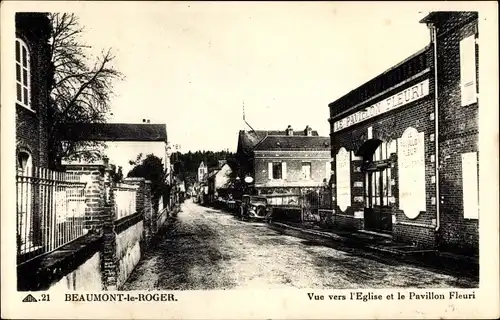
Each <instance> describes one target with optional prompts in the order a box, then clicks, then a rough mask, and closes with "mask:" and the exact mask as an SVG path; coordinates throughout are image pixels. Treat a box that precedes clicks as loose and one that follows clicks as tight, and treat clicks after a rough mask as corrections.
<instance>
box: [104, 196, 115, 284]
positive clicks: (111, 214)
mask: <svg viewBox="0 0 500 320" xmlns="http://www.w3.org/2000/svg"><path fill="white" fill-rule="evenodd" d="M108 199H109V201H107V202H106V204H105V206H104V213H103V225H102V233H103V254H102V260H101V270H102V281H103V288H104V290H116V289H117V281H118V261H117V258H116V232H115V203H114V202H115V196H114V190H113V188H110V189H109V195H108Z"/></svg>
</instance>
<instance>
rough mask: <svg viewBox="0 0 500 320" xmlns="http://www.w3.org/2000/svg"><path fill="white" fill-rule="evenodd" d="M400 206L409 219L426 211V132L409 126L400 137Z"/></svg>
mask: <svg viewBox="0 0 500 320" xmlns="http://www.w3.org/2000/svg"><path fill="white" fill-rule="evenodd" d="M398 167H399V208H400V209H401V210H403V211H404V214H405V215H406V216H407V217H408V218H409V219H415V218H417V217H418V215H419V214H420V212H421V211H425V161H424V133H423V132H418V131H417V129H415V128H411V127H410V128H408V129H406V130H405V132H404V133H403V135H402V137H401V138H399V139H398Z"/></svg>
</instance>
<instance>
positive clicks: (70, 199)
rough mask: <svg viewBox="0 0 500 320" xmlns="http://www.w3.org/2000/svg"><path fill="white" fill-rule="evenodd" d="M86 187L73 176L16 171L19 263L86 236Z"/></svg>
mask: <svg viewBox="0 0 500 320" xmlns="http://www.w3.org/2000/svg"><path fill="white" fill-rule="evenodd" d="M85 186H86V184H85V183H83V182H80V176H78V175H76V174H71V173H66V172H56V171H52V170H49V169H46V168H38V167H33V168H25V169H24V170H21V169H19V170H18V172H17V175H16V204H17V215H16V224H17V253H18V261H19V262H22V261H25V260H28V259H31V258H33V257H36V256H39V255H41V254H44V253H48V252H51V251H53V250H55V249H57V248H59V247H61V246H63V245H65V244H67V243H69V242H71V241H73V240H75V239H77V238H79V237H81V236H83V235H84V234H85V233H86V230H85V229H84V220H85V206H86V205H85Z"/></svg>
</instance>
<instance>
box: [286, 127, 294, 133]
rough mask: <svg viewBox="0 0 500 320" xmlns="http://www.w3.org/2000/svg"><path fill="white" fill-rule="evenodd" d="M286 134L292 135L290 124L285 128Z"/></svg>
mask: <svg viewBox="0 0 500 320" xmlns="http://www.w3.org/2000/svg"><path fill="white" fill-rule="evenodd" d="M286 135H287V136H293V128H292V126H291V125H288V127H287V128H286Z"/></svg>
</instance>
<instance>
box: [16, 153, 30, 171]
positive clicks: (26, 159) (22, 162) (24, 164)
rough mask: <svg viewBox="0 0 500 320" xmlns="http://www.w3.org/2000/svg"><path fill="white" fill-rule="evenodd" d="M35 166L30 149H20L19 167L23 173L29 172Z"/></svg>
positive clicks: (18, 155) (18, 156)
mask: <svg viewBox="0 0 500 320" xmlns="http://www.w3.org/2000/svg"><path fill="white" fill-rule="evenodd" d="M32 167H33V163H32V158H31V155H30V154H29V152H28V151H20V152H19V153H18V154H17V168H18V169H19V170H20V171H21V172H22V173H23V174H25V175H26V174H28V173H29V172H31V171H30V170H31V168H32Z"/></svg>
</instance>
